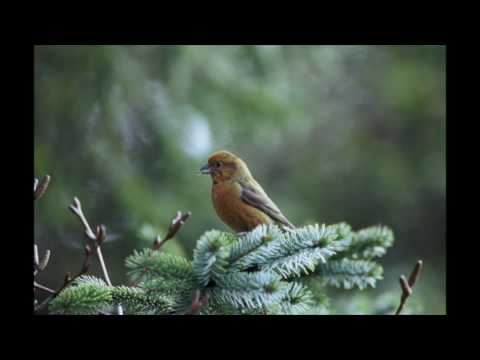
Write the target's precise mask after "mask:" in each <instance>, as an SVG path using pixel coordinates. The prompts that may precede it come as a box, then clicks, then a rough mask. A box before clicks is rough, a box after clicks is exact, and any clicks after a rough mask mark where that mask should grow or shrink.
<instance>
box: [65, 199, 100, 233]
mask: <svg viewBox="0 0 480 360" xmlns="http://www.w3.org/2000/svg"><path fill="white" fill-rule="evenodd" d="M68 208H69V209H70V210H71V211H72V212H73V213H74V214H75V215H77V216H78V218H79V219H80V221H81V222H82V224H83V227H84V228H85V234H86V235H87V237H88V238H89V239H90V240H92V241H95V240H96V239H97V237H96V236H95V233H94V232H93V231H92V228H91V227H90V225H89V224H88V221H87V219H86V218H85V215H84V214H83V210H82V203H81V202H80V200H78V198H77V197H74V198H73V203H72V204H70V206H69V207H68Z"/></svg>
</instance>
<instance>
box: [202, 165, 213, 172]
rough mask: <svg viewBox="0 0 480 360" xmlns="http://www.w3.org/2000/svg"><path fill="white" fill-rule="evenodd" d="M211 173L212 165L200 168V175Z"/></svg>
mask: <svg viewBox="0 0 480 360" xmlns="http://www.w3.org/2000/svg"><path fill="white" fill-rule="evenodd" d="M211 173H212V169H210V165H208V164H206V165H203V166H202V167H201V168H200V174H211Z"/></svg>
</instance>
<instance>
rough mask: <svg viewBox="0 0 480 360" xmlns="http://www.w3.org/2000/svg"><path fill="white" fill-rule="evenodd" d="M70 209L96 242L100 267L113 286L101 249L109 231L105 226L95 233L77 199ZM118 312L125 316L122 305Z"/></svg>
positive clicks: (101, 226) (108, 283) (107, 280)
mask: <svg viewBox="0 0 480 360" xmlns="http://www.w3.org/2000/svg"><path fill="white" fill-rule="evenodd" d="M68 208H69V209H70V210H71V211H72V213H73V214H75V215H77V217H78V218H79V219H80V221H81V222H82V224H83V227H84V228H85V234H86V235H87V237H88V238H89V239H90V240H92V241H93V242H94V244H95V251H96V252H97V256H98V260H99V261H100V266H101V268H102V272H103V277H104V278H105V282H106V283H107V285H108V286H113V285H112V281H111V280H110V276H109V275H108V270H107V266H106V265H105V260H104V258H103V253H102V248H101V245H102V244H103V242H104V241H105V239H106V238H107V229H106V227H105V225H100V226H97V227H96V229H95V230H96V231H95V233H94V232H93V230H92V228H91V227H90V225H89V223H88V221H87V218H86V217H85V214H84V213H83V210H82V204H81V202H80V200H79V199H78V198H77V197H74V198H73V203H72V204H71V205H70V206H69V207H68ZM117 310H118V314H119V315H123V309H122V307H121V305H118V307H117Z"/></svg>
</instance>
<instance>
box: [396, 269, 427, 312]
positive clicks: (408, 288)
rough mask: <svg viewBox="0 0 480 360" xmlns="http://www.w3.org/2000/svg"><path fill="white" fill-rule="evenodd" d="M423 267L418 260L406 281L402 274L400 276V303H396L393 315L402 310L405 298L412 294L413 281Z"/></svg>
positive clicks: (414, 281) (415, 280)
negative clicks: (396, 306)
mask: <svg viewBox="0 0 480 360" xmlns="http://www.w3.org/2000/svg"><path fill="white" fill-rule="evenodd" d="M422 268H423V261H422V260H418V261H417V264H416V265H415V267H414V269H413V270H412V273H411V274H410V276H409V277H408V281H407V279H406V278H405V276H404V275H401V276H400V279H399V281H400V286H401V288H402V295H401V297H400V304H399V305H398V308H397V311H396V312H395V315H399V314H400V312H401V311H402V310H403V308H404V306H405V303H406V301H407V299H408V298H409V297H410V296H411V295H412V293H413V287H414V286H415V283H416V282H417V279H418V276H419V275H420V272H421V271H422Z"/></svg>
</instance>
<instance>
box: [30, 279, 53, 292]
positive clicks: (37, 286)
mask: <svg viewBox="0 0 480 360" xmlns="http://www.w3.org/2000/svg"><path fill="white" fill-rule="evenodd" d="M33 286H34V287H35V288H37V289H40V290H43V291H46V292H48V293H50V294H55V290H52V289H50V288H48V287H46V286H45V285H42V284H39V283H37V282H35V281H34V282H33Z"/></svg>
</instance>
